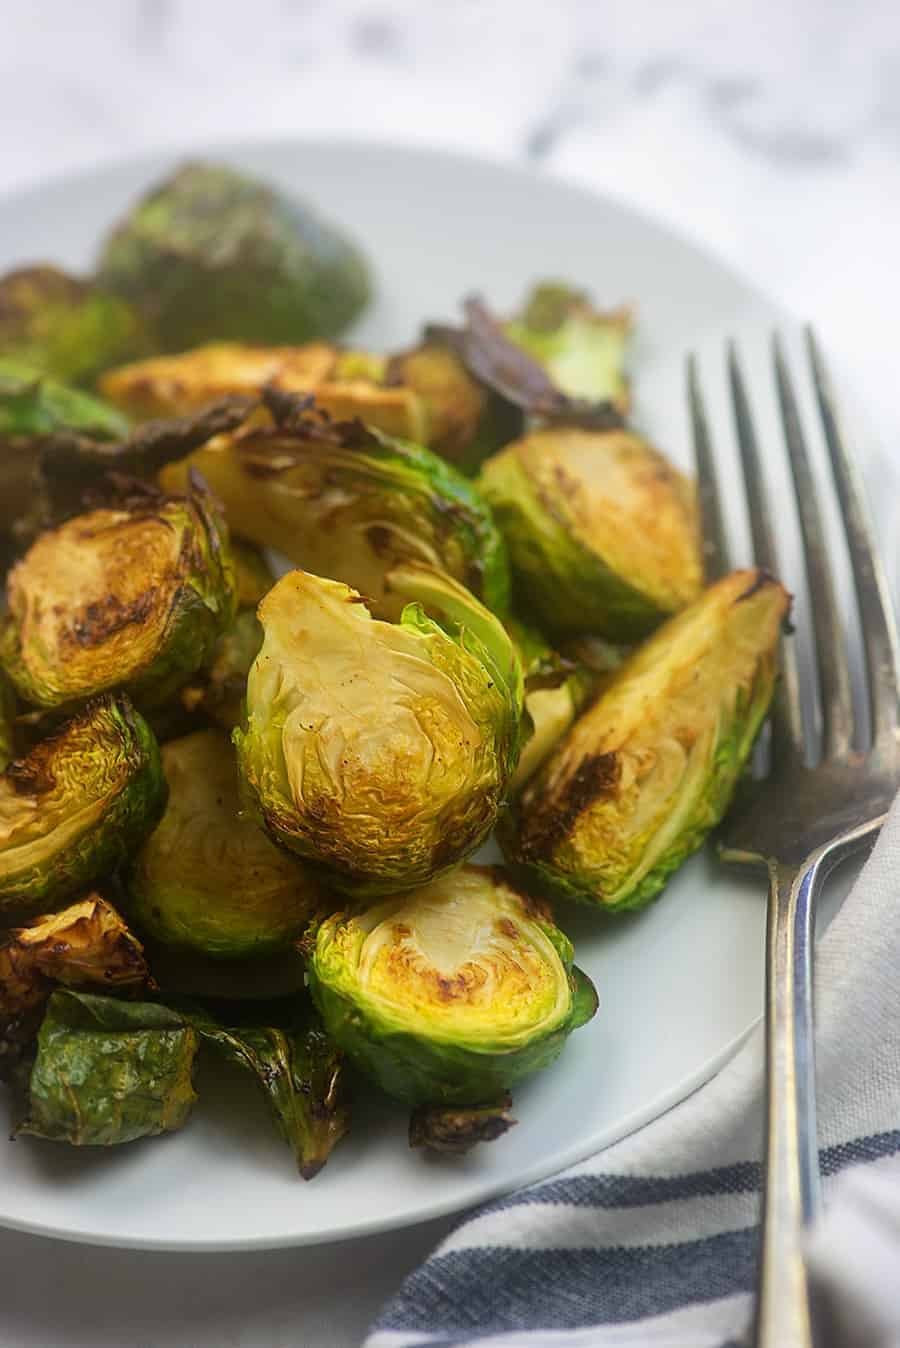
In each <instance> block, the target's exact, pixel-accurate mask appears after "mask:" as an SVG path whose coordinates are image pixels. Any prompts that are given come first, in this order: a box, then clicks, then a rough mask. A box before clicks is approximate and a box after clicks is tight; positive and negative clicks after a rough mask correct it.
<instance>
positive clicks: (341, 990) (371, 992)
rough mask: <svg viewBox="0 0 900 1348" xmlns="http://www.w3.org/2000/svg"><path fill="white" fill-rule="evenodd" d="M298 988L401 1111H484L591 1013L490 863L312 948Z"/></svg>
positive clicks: (548, 939)
mask: <svg viewBox="0 0 900 1348" xmlns="http://www.w3.org/2000/svg"><path fill="white" fill-rule="evenodd" d="M310 945H311V953H310V956H309V984H310V991H311V993H312V996H313V1000H314V1001H315V1003H316V1005H317V1006H318V1008H319V1010H320V1012H321V1015H322V1019H323V1021H324V1023H325V1028H326V1029H327V1030H328V1032H329V1033H330V1034H331V1036H332V1038H333V1039H334V1040H335V1042H336V1043H337V1044H338V1045H339V1047H340V1048H342V1049H343V1050H344V1052H345V1053H346V1054H347V1056H348V1057H349V1058H350V1059H351V1060H352V1061H353V1062H354V1063H355V1064H356V1065H357V1066H358V1067H359V1068H361V1069H362V1071H364V1072H365V1073H366V1074H367V1075H368V1076H369V1077H371V1078H372V1079H373V1080H374V1081H376V1082H377V1083H378V1085H379V1086H380V1087H381V1088H382V1089H383V1090H384V1091H386V1092H387V1094H388V1095H391V1096H393V1097H394V1098H395V1099H398V1100H402V1101H404V1102H405V1103H407V1104H410V1105H423V1104H443V1105H480V1104H483V1103H487V1102H493V1101H495V1100H496V1098H497V1097H498V1096H501V1095H502V1094H503V1092H505V1091H506V1090H507V1089H508V1088H509V1087H510V1086H511V1085H513V1084H514V1083H515V1082H516V1081H519V1080H520V1079H521V1078H522V1077H525V1076H528V1075H530V1074H531V1073H532V1072H536V1071H538V1070H540V1068H542V1067H546V1066H547V1065H548V1064H549V1063H551V1062H553V1060H554V1059H555V1058H556V1057H557V1055H558V1054H559V1052H560V1050H561V1049H562V1047H563V1044H564V1042H565V1040H566V1038H567V1037H568V1035H569V1034H570V1033H571V1032H572V1030H574V1029H577V1028H578V1026H580V1025H583V1024H584V1023H585V1022H586V1021H588V1020H590V1018H591V1016H592V1015H593V1014H594V1012H595V1011H596V1009H597V994H596V992H595V991H594V988H593V985H592V984H591V982H590V980H589V979H588V978H587V976H586V975H585V974H583V973H581V971H580V970H579V969H577V968H575V967H574V966H573V963H572V953H573V952H572V946H571V944H570V942H569V941H568V939H567V937H566V936H565V935H564V934H563V933H562V932H561V931H560V930H559V928H558V927H556V926H554V924H553V921H552V919H551V917H550V915H549V912H548V911H547V910H546V909H545V908H543V907H542V906H541V905H540V904H539V903H537V902H535V901H534V900H533V899H530V898H527V897H525V896H524V895H523V894H520V893H519V892H517V891H516V890H515V889H513V888H512V887H511V885H510V884H509V883H508V881H507V880H506V879H505V877H504V875H503V872H502V870H501V869H500V868H499V867H484V866H462V867H460V868H459V869H457V870H455V871H452V872H451V873H450V874H449V875H445V876H442V877H441V878H440V879H438V880H433V881H432V882H431V883H430V884H428V885H425V886H423V887H422V888H420V889H416V890H414V891H413V892H412V893H408V894H402V895H391V897H390V898H386V899H384V900H383V901H382V902H381V903H379V904H377V905H376V906H374V907H371V908H368V909H365V910H364V911H361V912H360V911H354V912H339V913H335V914H334V915H333V916H331V917H329V918H328V919H327V920H325V921H323V922H322V923H321V925H320V926H319V928H318V930H317V932H316V933H315V938H314V944H313V943H312V941H310Z"/></svg>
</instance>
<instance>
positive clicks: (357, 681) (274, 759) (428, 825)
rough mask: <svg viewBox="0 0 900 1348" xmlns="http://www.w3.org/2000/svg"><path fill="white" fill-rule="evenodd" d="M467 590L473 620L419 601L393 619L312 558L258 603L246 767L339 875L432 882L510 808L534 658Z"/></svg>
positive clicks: (256, 791)
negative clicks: (312, 569)
mask: <svg viewBox="0 0 900 1348" xmlns="http://www.w3.org/2000/svg"><path fill="white" fill-rule="evenodd" d="M395 584H396V585H397V587H398V590H399V589H402V590H403V593H404V594H405V595H406V596H407V597H408V596H409V595H410V593H411V590H410V588H409V586H408V584H407V585H406V586H403V584H402V581H401V579H400V578H395ZM462 596H465V606H466V612H467V613H468V614H469V615H470V620H469V621H468V622H467V623H466V624H462V625H461V624H460V619H459V618H455V619H453V620H452V621H451V620H447V621H446V624H445V625H446V630H445V628H444V627H442V626H440V625H439V624H438V623H437V622H436V621H434V620H432V619H430V618H428V617H426V616H425V613H424V611H423V609H422V607H421V605H420V604H416V603H412V604H407V606H406V607H405V608H404V610H403V615H402V618H401V621H400V622H399V624H393V623H385V622H379V621H377V620H376V619H374V618H373V617H372V615H371V613H370V612H369V610H368V608H367V607H366V604H365V602H364V600H363V599H362V598H361V596H360V595H359V594H357V593H356V591H355V590H351V589H350V588H349V587H348V586H346V585H342V584H340V583H339V582H336V581H330V580H324V579H322V578H320V577H318V576H312V575H309V574H308V573H307V572H304V571H292V572H289V573H288V574H287V575H286V576H283V577H282V579H281V580H280V581H279V582H278V583H277V585H275V586H274V587H273V588H272V589H271V590H270V591H269V593H268V594H267V595H266V597H265V599H264V600H263V602H262V603H261V604H260V607H259V618H260V621H261V622H262V625H263V629H264V633H265V636H264V639H263V646H262V650H261V651H260V653H259V655H258V657H257V659H256V662H255V664H254V666H253V668H252V669H251V671H250V678H249V680H248V684H247V721H246V726H245V727H244V728H243V729H241V730H238V731H235V742H236V744H237V746H238V759H239V763H240V768H241V773H242V776H243V779H244V783H245V786H246V790H247V794H248V797H249V800H250V801H251V803H252V804H253V806H254V808H255V809H256V811H257V812H258V814H259V816H260V818H261V819H262V821H263V823H264V824H265V827H266V828H267V829H268V830H269V832H270V833H271V835H272V837H273V838H274V839H275V840H276V841H277V842H279V843H281V844H282V845H283V846H285V847H287V848H289V849H290V850H292V851H294V852H296V853H297V854H298V856H301V857H304V858H306V859H308V860H309V861H311V862H315V863H316V864H317V865H318V866H320V867H321V868H322V869H323V871H324V872H326V873H327V874H328V875H330V876H331V877H332V879H333V880H334V882H335V883H336V884H337V885H339V886H340V887H341V888H345V889H349V890H352V891H354V892H356V893H361V894H377V893H383V892H386V891H388V892H390V891H393V890H397V889H400V888H404V887H407V888H408V887H411V886H413V885H416V884H420V883H422V882H423V881H424V880H427V879H429V878H430V877H431V876H433V875H435V874H437V873H438V872H440V871H442V870H446V869H448V868H449V867H450V866H453V865H454V864H455V863H456V862H457V861H459V860H460V859H461V858H462V857H464V856H466V855H467V854H468V853H469V852H472V851H473V850H474V849H475V848H476V847H477V846H478V845H479V844H480V843H481V842H483V841H484V839H485V838H486V837H487V835H488V833H489V832H490V831H491V829H492V828H493V826H494V823H495V821H496V819H497V815H498V812H499V810H500V809H501V806H502V803H503V800H504V797H505V794H506V790H507V787H508V785H509V779H510V777H511V775H512V772H513V770H514V768H515V764H516V759H517V757H518V752H519V723H520V715H521V710H522V704H521V671H520V670H519V669H518V661H517V659H516V656H515V652H514V651H513V648H512V645H511V643H510V641H509V638H508V637H507V636H506V634H505V632H504V631H503V628H502V626H501V625H500V624H499V623H497V622H496V620H495V619H494V618H493V617H492V615H491V614H490V613H488V612H487V611H486V610H485V609H484V608H482V606H481V605H479V604H478V602H477V601H476V600H475V599H473V598H472V596H471V595H467V594H466V591H465V590H464V589H463V587H462V586H456V587H455V598H456V599H457V600H458V601H459V603H460V605H462V603H463V600H462ZM449 602H452V600H451V601H449ZM487 641H489V642H490V643H491V645H490V646H489V645H487V644H486V642H487Z"/></svg>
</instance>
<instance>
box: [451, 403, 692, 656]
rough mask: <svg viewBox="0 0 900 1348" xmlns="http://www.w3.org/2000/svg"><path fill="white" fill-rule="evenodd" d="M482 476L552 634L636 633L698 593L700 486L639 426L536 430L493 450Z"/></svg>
mask: <svg viewBox="0 0 900 1348" xmlns="http://www.w3.org/2000/svg"><path fill="white" fill-rule="evenodd" d="M478 485H479V488H480V490H481V493H482V495H483V496H484V498H485V499H486V500H487V501H488V502H489V503H490V505H491V507H492V508H493V511H494V514H495V517H496V519H497V523H498V524H499V525H500V528H501V530H502V531H503V534H504V536H505V538H506V541H507V544H508V546H509V550H510V557H511V560H512V565H513V572H514V576H515V580H516V583H517V586H518V587H519V590H520V591H521V595H522V598H523V600H527V603H528V605H529V611H534V613H535V614H536V615H537V617H538V618H539V619H540V621H541V622H542V623H543V624H544V625H545V626H546V627H547V629H548V630H549V631H551V632H553V633H556V634H561V633H569V634H575V633H580V632H585V633H597V634H598V635H600V636H605V637H608V638H610V640H613V641H632V640H634V639H636V638H637V637H640V636H642V635H644V634H646V633H647V632H649V631H651V630H652V629H653V628H654V627H656V626H658V624H659V623H660V622H661V621H662V620H663V618H665V617H666V616H667V615H668V614H670V613H674V612H676V611H677V610H678V609H680V608H683V607H684V606H685V605H686V604H689V603H690V602H691V601H692V600H693V599H695V598H696V597H697V595H698V594H699V592H700V586H701V579H702V562H701V555H700V541H699V528H698V521H697V511H696V502H695V497H694V490H693V487H692V485H691V483H690V482H689V481H688V479H687V478H685V477H684V476H683V475H682V474H681V473H679V472H678V471H677V469H675V468H674V467H672V465H671V464H669V463H668V462H667V461H666V460H665V459H664V458H663V456H662V455H661V454H660V453H659V452H658V451H657V450H655V449H653V448H652V447H651V446H650V445H648V444H647V443H646V441H644V440H642V439H641V438H640V437H639V436H637V435H635V434H634V433H633V432H630V431H593V430H585V429H583V428H580V427H570V426H554V427H552V428H547V429H545V430H540V431H535V432H533V433H532V434H530V435H527V436H526V437H525V438H524V439H522V440H518V441H516V442H515V443H514V444H512V445H508V446H507V447H506V448H505V449H503V450H501V451H500V453H499V454H495V455H494V456H493V457H492V458H490V459H488V460H487V462H486V463H485V464H484V465H483V466H482V470H481V476H480V478H479V480H478Z"/></svg>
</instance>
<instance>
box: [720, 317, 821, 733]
mask: <svg viewBox="0 0 900 1348" xmlns="http://www.w3.org/2000/svg"><path fill="white" fill-rule="evenodd" d="M728 382H729V384H730V386H731V401H732V405H733V408H734V424H735V429H736V431H737V439H738V448H739V449H740V452H741V467H742V469H743V473H744V490H745V492H746V497H747V511H748V514H749V516H750V532H751V536H752V538H753V555H754V558H755V559H756V564H757V566H761V567H763V568H764V569H765V570H766V571H769V572H771V574H772V575H773V576H777V575H778V572H779V566H778V552H777V550H776V547H775V538H774V535H773V533H772V526H771V520H772V515H771V512H770V510H769V506H768V499H767V493H766V485H765V481H764V479H763V475H762V469H761V467H760V460H759V447H758V445H757V440H756V431H755V430H754V426H753V417H752V414H751V412H750V403H749V400H748V398H747V392H746V388H745V386H744V378H743V375H742V374H741V367H740V364H739V362H738V355H737V348H736V346H735V344H734V342H729V344H728ZM781 671H782V677H781V679H780V680H779V682H778V686H777V688H776V692H775V701H774V703H773V707H772V720H773V723H774V730H775V735H774V739H773V743H772V750H773V753H774V754H775V755H776V756H777V757H778V758H784V757H785V756H787V755H788V754H791V753H793V754H794V755H795V756H799V757H802V755H803V747H804V737H803V711H802V705H801V698H800V676H799V672H798V667H797V648H796V645H795V643H794V642H793V641H789V640H785V639H782V642H781Z"/></svg>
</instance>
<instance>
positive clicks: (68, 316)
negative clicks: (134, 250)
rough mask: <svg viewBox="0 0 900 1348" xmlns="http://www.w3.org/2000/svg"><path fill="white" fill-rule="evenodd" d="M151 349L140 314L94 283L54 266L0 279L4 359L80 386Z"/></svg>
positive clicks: (24, 270) (0, 351)
mask: <svg viewBox="0 0 900 1348" xmlns="http://www.w3.org/2000/svg"><path fill="white" fill-rule="evenodd" d="M146 349H147V337H146V333H145V330H144V327H143V324H142V322H141V319H140V318H139V316H138V314H137V311H136V310H135V309H134V308H133V307H132V306H131V305H130V304H129V303H128V301H127V300H125V299H122V298H121V297H119V296H118V295H113V294H110V293H109V292H108V291H105V290H103V289H102V288H100V287H98V286H96V285H94V284H93V283H92V282H90V281H81V280H78V279H76V278H75V277H74V276H68V275H67V274H66V273H65V272H62V271H59V270H58V269H57V268H56V267H49V266H39V267H24V268H22V269H21V270H19V271H11V272H7V274H6V275H5V276H3V277H0V357H10V358H11V359H14V360H18V361H21V362H22V363H23V364H26V365H29V366H31V367H32V368H34V369H36V370H39V371H40V372H41V374H45V375H49V376H51V377H52V378H54V379H60V380H62V381H63V383H69V384H80V383H86V382H89V381H90V380H91V379H93V377H94V376H95V375H96V374H98V373H99V371H100V370H104V369H106V368H107V366H109V365H115V364H116V363H117V362H119V361H122V360H128V359H129V357H131V356H137V355H140V354H142V353H143V352H144V351H145V350H146Z"/></svg>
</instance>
